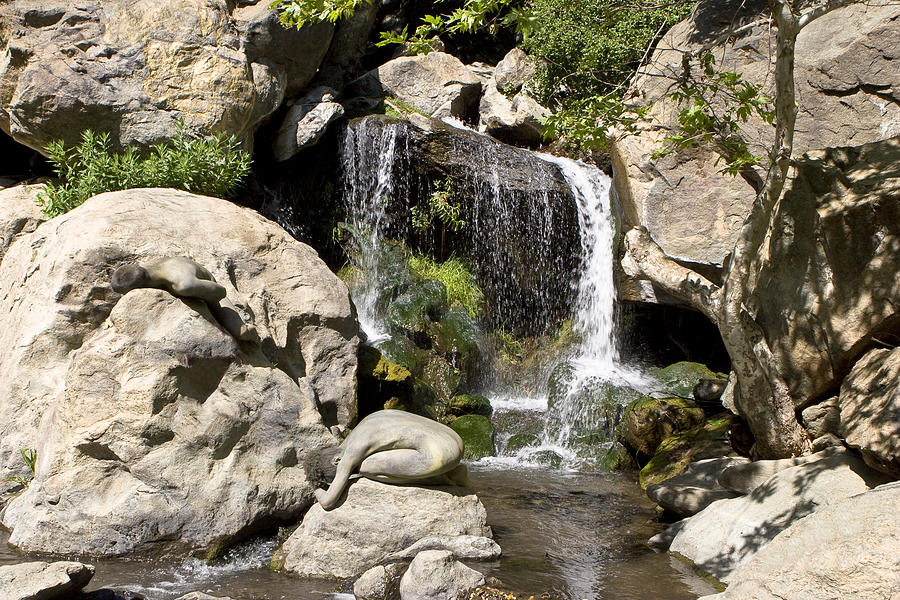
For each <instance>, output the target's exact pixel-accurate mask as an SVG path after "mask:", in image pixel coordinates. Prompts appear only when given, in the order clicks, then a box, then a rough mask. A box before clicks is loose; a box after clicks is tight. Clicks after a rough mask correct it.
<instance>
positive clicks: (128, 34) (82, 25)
mask: <svg viewBox="0 0 900 600" xmlns="http://www.w3.org/2000/svg"><path fill="white" fill-rule="evenodd" d="M236 4H238V3H235V2H229V1H227V0H209V1H206V0H176V1H167V2H158V1H156V0H137V1H130V0H110V1H105V2H102V3H101V2H94V3H72V2H64V1H62V0H55V1H51V2H38V1H36V0H15V1H14V2H4V3H2V4H0V56H2V58H0V129H2V130H3V131H6V132H7V133H9V134H10V135H11V136H12V137H13V138H14V139H15V140H16V141H18V142H19V143H21V144H25V145H26V146H29V147H31V148H34V149H35V150H38V151H39V152H45V150H44V148H45V146H46V145H47V142H49V141H51V140H53V139H63V140H66V141H67V142H70V143H73V142H77V141H78V139H79V137H80V134H81V131H83V130H85V129H94V130H98V129H99V130H108V131H109V132H110V134H111V137H112V139H113V142H114V143H116V144H122V145H126V144H131V143H138V144H149V143H153V142H156V141H159V140H162V139H166V138H172V137H175V136H176V135H177V133H178V123H179V121H183V122H184V123H185V125H186V126H187V127H188V128H189V129H190V130H193V131H198V132H203V133H209V132H213V131H224V132H227V133H233V134H235V135H237V136H239V137H242V138H243V139H245V140H247V141H248V142H249V141H250V140H251V139H252V135H253V132H254V130H255V129H256V127H257V126H258V125H259V124H260V122H261V121H263V120H264V119H265V118H266V117H268V115H270V114H271V113H272V112H274V111H275V109H276V108H278V106H279V105H280V104H281V101H282V100H283V98H284V97H285V95H286V94H287V95H291V94H295V93H297V92H298V91H299V90H301V89H302V88H303V87H304V86H305V85H306V84H307V83H308V82H309V81H310V80H311V79H312V77H313V76H314V75H315V73H316V69H317V68H318V66H319V64H320V62H321V60H322V57H323V56H324V54H325V52H326V51H327V50H328V44H329V42H330V40H331V35H332V32H333V26H332V25H331V24H320V25H316V26H314V27H309V28H304V29H303V30H300V31H297V30H287V29H284V28H283V27H281V25H280V24H279V22H278V18H277V15H276V14H275V12H274V11H272V10H270V9H268V4H269V2H268V1H267V0H259V1H257V2H251V3H246V2H244V3H241V4H242V5H244V6H243V7H241V8H240V9H236V8H235V5H236ZM248 4H249V5H248Z"/></svg>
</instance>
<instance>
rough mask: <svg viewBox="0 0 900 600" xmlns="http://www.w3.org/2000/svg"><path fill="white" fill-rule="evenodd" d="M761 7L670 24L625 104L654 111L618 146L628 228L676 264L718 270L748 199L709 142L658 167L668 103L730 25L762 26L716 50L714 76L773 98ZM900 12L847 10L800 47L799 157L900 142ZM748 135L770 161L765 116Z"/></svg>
mask: <svg viewBox="0 0 900 600" xmlns="http://www.w3.org/2000/svg"><path fill="white" fill-rule="evenodd" d="M764 9H765V2H760V1H756V2H749V3H742V2H738V1H732V0H706V1H703V2H700V3H699V4H698V5H697V6H696V9H695V11H694V14H693V15H692V17H691V18H689V19H687V20H685V21H683V22H681V23H679V24H678V25H676V26H675V27H673V28H672V29H671V30H670V31H669V32H668V33H667V34H666V36H665V37H664V38H663V39H662V40H661V41H660V42H659V44H658V49H657V50H656V52H654V53H653V56H652V58H651V60H650V62H649V64H648V65H647V67H646V68H645V69H643V70H642V72H641V73H642V74H641V75H639V76H638V77H637V78H636V79H635V80H634V81H633V83H632V87H631V90H630V98H629V101H632V102H635V103H637V104H652V109H651V111H650V114H651V116H652V118H653V119H654V122H653V123H650V122H649V121H647V122H645V123H644V125H643V128H642V131H641V133H640V135H638V136H634V137H626V138H624V139H621V140H618V141H616V142H615V143H614V144H613V146H612V148H611V150H612V155H613V164H614V171H615V186H616V191H617V193H618V196H619V201H620V202H621V203H622V205H623V209H624V211H625V214H626V216H627V218H628V220H629V221H630V223H629V224H631V225H638V224H640V225H644V226H645V227H647V228H648V229H649V231H650V233H651V235H652V236H653V239H655V240H656V241H657V243H659V244H660V246H662V249H663V250H664V251H665V252H666V253H667V254H668V255H670V256H672V257H673V258H676V259H679V260H682V261H686V262H689V263H699V264H700V265H701V266H706V267H721V265H722V263H723V261H724V260H725V257H726V255H727V254H728V253H729V252H730V251H731V248H732V246H733V245H734V242H735V238H736V235H737V231H738V229H739V228H740V226H741V224H742V223H743V221H744V219H745V218H746V216H747V214H748V211H749V207H750V204H751V202H752V201H753V192H752V190H751V188H750V187H749V186H748V185H747V183H746V182H744V181H743V180H742V179H741V178H739V177H730V176H728V175H723V174H721V173H719V170H720V169H721V168H722V165H721V164H720V163H719V164H717V158H718V155H717V154H716V152H715V151H714V149H713V148H712V147H711V146H706V147H704V146H701V147H698V148H696V149H693V150H690V151H687V152H677V153H675V154H673V155H671V156H668V157H666V158H662V159H659V160H654V159H652V158H651V155H652V153H653V152H654V151H655V150H658V149H659V148H660V141H661V140H662V139H663V138H664V137H666V136H667V135H670V131H671V130H670V129H669V128H671V127H674V126H675V125H676V123H677V115H678V110H679V108H678V107H677V106H676V104H675V103H674V102H672V101H671V100H669V99H668V98H666V95H667V94H668V92H670V91H671V89H670V88H671V85H672V83H673V80H675V79H677V78H678V77H680V76H681V71H682V64H681V61H682V56H683V53H684V52H685V51H687V52H692V51H696V50H698V49H699V48H701V47H703V46H704V45H705V44H708V43H710V42H711V41H712V40H715V39H716V37H717V36H719V35H721V33H722V32H723V31H724V30H725V28H727V27H729V26H730V25H731V24H732V23H734V24H735V25H736V26H740V25H742V24H748V23H753V22H754V21H759V22H758V23H757V24H756V25H754V26H753V27H751V28H749V29H748V30H746V31H744V32H743V33H741V34H740V35H738V36H737V39H736V40H734V44H733V45H731V43H730V42H729V43H728V44H727V45H725V44H720V45H717V46H713V47H712V52H713V54H714V56H715V59H716V65H715V67H716V69H717V70H720V71H734V72H737V73H739V74H741V75H742V76H743V77H744V78H745V79H746V80H747V81H750V82H753V83H757V84H762V85H763V86H764V88H765V90H766V91H767V93H769V95H772V90H773V86H774V81H773V77H772V66H773V64H774V60H775V59H774V56H775V52H774V44H775V36H774V33H772V31H771V30H770V25H769V22H768V21H767V20H765V19H764V18H763V17H764V16H765V13H764ZM898 52H900V8H898V7H897V6H896V5H891V4H888V3H883V4H880V3H875V4H870V3H866V4H850V5H848V6H846V7H844V8H841V9H838V10H835V11H833V12H832V13H829V14H828V15H826V16H824V17H822V18H820V19H818V20H816V21H813V22H812V23H811V24H810V25H809V26H808V27H806V28H804V29H803V30H802V32H801V33H800V36H799V37H798V40H797V48H796V62H795V69H796V81H797V99H798V103H799V106H800V114H799V115H798V118H797V128H796V135H795V142H794V152H795V155H800V154H803V153H805V152H808V151H810V150H816V149H823V148H828V147H835V146H858V145H862V144H866V143H869V142H874V141H878V140H886V139H888V138H891V137H893V136H897V135H900V70H898V69H897V68H896V65H895V64H894V63H895V62H896V60H895V57H896V56H897V54H898ZM741 134H742V136H743V137H744V139H745V140H747V141H748V142H749V144H750V149H751V151H752V152H753V153H754V154H755V155H757V156H765V155H766V152H767V151H768V148H769V147H770V146H771V143H772V140H773V138H774V129H773V128H772V127H771V126H770V125H768V124H766V123H765V122H763V121H762V120H760V119H751V120H750V121H749V122H748V123H746V124H743V125H742V128H741Z"/></svg>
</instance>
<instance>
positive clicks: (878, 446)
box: [838, 348, 900, 478]
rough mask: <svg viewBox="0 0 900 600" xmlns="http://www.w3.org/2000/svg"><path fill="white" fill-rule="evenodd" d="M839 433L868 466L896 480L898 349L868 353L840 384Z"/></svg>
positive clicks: (899, 458) (899, 465)
mask: <svg viewBox="0 0 900 600" xmlns="http://www.w3.org/2000/svg"><path fill="white" fill-rule="evenodd" d="M838 402H839V403H840V411H841V415H840V423H841V424H840V434H841V437H843V438H844V439H846V441H847V444H848V445H849V446H851V447H853V448H858V449H859V450H860V451H861V452H862V455H863V458H864V459H865V461H866V464H868V465H869V466H871V467H873V468H875V469H878V470H879V471H884V472H885V473H889V474H891V475H893V476H894V477H895V478H897V477H900V350H898V349H896V348H895V349H893V350H872V351H870V352H869V353H867V354H866V355H865V356H863V357H862V359H860V361H859V362H857V363H856V365H855V366H854V367H853V370H852V371H850V374H849V375H848V376H847V378H846V379H845V380H844V383H843V384H841V392H840V396H839V397H838Z"/></svg>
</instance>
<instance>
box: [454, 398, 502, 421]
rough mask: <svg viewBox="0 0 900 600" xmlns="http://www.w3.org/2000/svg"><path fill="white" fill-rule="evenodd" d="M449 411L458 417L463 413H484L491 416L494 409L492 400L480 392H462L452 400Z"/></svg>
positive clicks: (483, 414)
mask: <svg viewBox="0 0 900 600" xmlns="http://www.w3.org/2000/svg"><path fill="white" fill-rule="evenodd" d="M448 412H449V413H450V414H451V415H453V416H456V417H461V416H463V415H482V416H485V417H490V416H491V413H492V412H493V409H492V408H491V401H490V400H488V399H487V398H485V397H484V396H479V395H478V394H461V395H459V396H454V397H453V398H452V399H451V400H450V406H449V409H448Z"/></svg>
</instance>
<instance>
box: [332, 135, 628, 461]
mask: <svg viewBox="0 0 900 600" xmlns="http://www.w3.org/2000/svg"><path fill="white" fill-rule="evenodd" d="M416 136H419V137H416ZM411 140H412V141H411ZM426 147H427V148H428V152H432V153H437V154H439V155H440V157H441V160H442V161H444V162H442V163H441V165H442V168H443V169H446V171H444V173H446V172H447V171H449V172H451V173H453V185H454V186H455V187H456V188H457V190H458V191H459V192H460V193H459V195H458V198H459V201H460V202H463V203H464V206H463V209H464V212H463V215H464V218H465V220H466V226H465V229H464V230H463V231H462V233H461V234H460V235H459V236H458V237H457V238H456V239H455V244H454V246H453V248H454V250H456V251H459V252H463V253H464V255H465V256H467V257H468V258H469V259H470V260H471V262H472V266H473V267H474V269H475V271H476V273H477V274H478V275H479V276H480V280H481V283H482V284H483V285H484V286H485V291H486V294H487V296H488V297H489V305H490V306H489V308H490V311H491V312H492V314H491V315H489V319H488V320H489V322H490V324H491V325H492V326H493V327H504V328H505V327H507V326H510V325H511V326H512V328H513V329H514V330H516V331H520V332H530V333H528V335H541V334H547V333H549V332H553V331H556V330H558V329H559V328H560V324H561V323H562V320H563V319H565V318H566V316H567V315H571V318H572V320H573V333H574V334H575V338H576V339H577V340H578V342H577V344H575V345H574V346H572V347H570V348H569V349H568V351H567V352H566V353H565V356H564V361H563V364H560V365H558V366H557V367H556V368H555V369H553V371H552V374H551V377H550V382H549V384H546V385H545V382H546V379H547V373H546V372H540V373H537V374H536V375H534V376H533V378H532V380H531V381H526V380H527V379H528V375H527V374H525V373H518V374H516V376H515V377H514V379H517V380H518V381H514V382H513V383H512V385H510V382H509V381H507V382H505V385H503V389H502V390H501V389H500V388H498V391H497V392H496V393H493V394H490V395H491V396H492V397H491V403H492V406H493V408H494V410H495V414H499V415H500V416H501V419H499V420H498V419H496V418H495V423H496V424H497V425H498V429H499V430H500V432H501V436H500V439H501V444H500V447H501V450H503V449H504V444H503V443H502V439H503V437H509V436H510V435H512V434H514V433H517V431H516V429H517V428H519V427H520V426H521V425H522V423H523V422H526V421H529V420H530V421H531V422H532V424H531V425H530V431H532V432H534V431H539V432H542V433H540V435H538V436H537V438H538V439H537V440H536V441H537V442H538V443H537V444H535V443H534V440H532V442H531V443H530V444H528V447H527V448H526V449H525V451H523V452H516V453H515V456H514V457H513V460H514V461H524V462H526V463H528V462H534V461H533V460H532V459H533V457H534V456H535V455H538V456H540V453H541V452H544V454H545V455H546V454H547V453H548V452H552V453H553V455H554V456H556V457H557V459H556V460H564V461H565V462H566V463H567V464H573V463H574V462H576V461H577V462H583V458H584V457H583V456H577V453H576V452H575V451H574V450H573V444H576V443H581V444H582V446H587V447H590V448H592V451H593V450H594V449H596V448H598V447H600V446H602V445H603V444H604V443H605V442H609V441H610V440H611V439H612V435H611V434H612V428H614V427H615V424H616V422H617V419H618V417H619V416H620V414H621V411H622V409H623V408H624V403H623V402H624V400H625V399H627V398H625V397H624V396H622V395H621V394H619V395H617V392H616V390H617V389H618V388H617V386H619V387H627V388H632V389H633V388H637V389H641V388H642V387H643V385H642V382H641V377H640V375H639V374H638V373H636V372H635V371H633V370H630V369H627V368H625V367H623V366H622V365H621V364H620V361H619V355H618V352H617V348H616V336H615V287H614V284H613V260H614V258H613V235H614V231H615V220H614V215H613V211H612V207H611V203H610V197H609V189H610V180H609V178H608V177H607V176H606V175H604V174H603V173H602V172H601V171H600V170H599V169H597V168H596V167H592V166H589V165H585V164H583V163H579V162H575V161H572V160H569V159H565V158H558V157H553V156H545V155H535V154H532V153H528V152H526V151H522V150H513V149H508V147H506V146H503V145H501V144H497V142H495V141H493V140H491V139H490V138H487V137H485V136H482V135H479V134H475V133H473V132H470V131H466V132H462V131H453V132H449V133H448V132H445V131H437V132H432V133H429V134H423V133H421V132H418V133H417V132H416V131H415V130H412V129H410V126H409V125H408V124H401V123H397V122H386V121H383V120H379V119H374V118H367V119H362V120H361V121H358V122H356V123H355V124H354V125H352V126H350V127H347V128H346V129H345V131H344V132H343V135H342V138H341V140H340V143H339V150H340V162H341V170H342V181H343V190H342V192H343V203H344V208H345V213H346V217H347V221H348V223H349V226H350V229H351V230H352V231H351V233H352V238H353V240H352V241H353V245H352V248H351V254H352V255H353V256H352V258H353V260H354V263H355V265H356V266H357V267H358V268H359V270H360V272H361V273H362V274H363V277H362V280H361V281H360V282H358V283H357V284H356V285H354V286H353V289H352V293H353V299H354V302H355V303H356V305H357V310H358V313H359V319H360V323H361V325H362V327H363V330H364V331H365V332H366V334H367V335H368V337H369V340H370V342H373V343H377V342H379V341H381V340H384V339H386V338H387V337H389V335H388V333H387V332H388V325H387V312H388V307H387V304H389V302H390V298H387V297H386V296H389V295H390V294H386V293H385V291H386V290H388V289H389V288H390V286H391V285H392V284H391V279H392V278H396V277H397V274H396V273H395V271H397V270H398V261H397V256H395V255H396V253H397V249H396V247H394V246H391V245H390V244H389V243H387V240H390V239H397V240H406V239H408V236H409V234H410V230H409V227H410V225H409V210H410V207H412V206H416V205H417V204H418V203H420V202H422V198H423V197H427V193H428V192H427V190H428V187H427V185H423V180H425V179H428V178H434V177H435V176H436V175H437V177H441V176H446V175H440V174H439V173H438V174H435V173H433V172H430V173H428V174H424V175H423V171H422V165H421V164H418V162H417V161H420V160H422V157H423V155H422V154H421V152H422V148H426ZM502 152H512V153H514V154H511V155H510V156H505V157H504V156H501V153H502ZM416 153H419V154H416ZM526 161H530V164H529V165H528V168H523V164H522V163H523V162H526ZM417 169H418V170H417ZM559 174H561V175H562V178H560V177H559ZM563 180H564V182H563ZM573 199H574V205H573ZM576 232H577V233H576ZM392 252H393V254H394V255H391V253H392ZM401 260H402V259H401ZM573 274H574V277H573ZM378 346H379V347H382V348H383V346H382V345H381V344H378ZM536 382H537V383H536ZM517 384H519V385H517ZM598 397H599V398H600V400H599V401H598ZM504 413H505V414H508V415H510V416H511V418H510V419H508V421H513V422H515V423H514V427H513V428H512V429H506V428H505V426H504V424H502V423H501V422H500V421H502V415H503V414H504ZM504 429H506V431H504ZM531 435H532V436H534V434H533V433H532V434H531ZM559 457H561V458H559ZM552 462H555V460H554V461H552Z"/></svg>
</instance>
